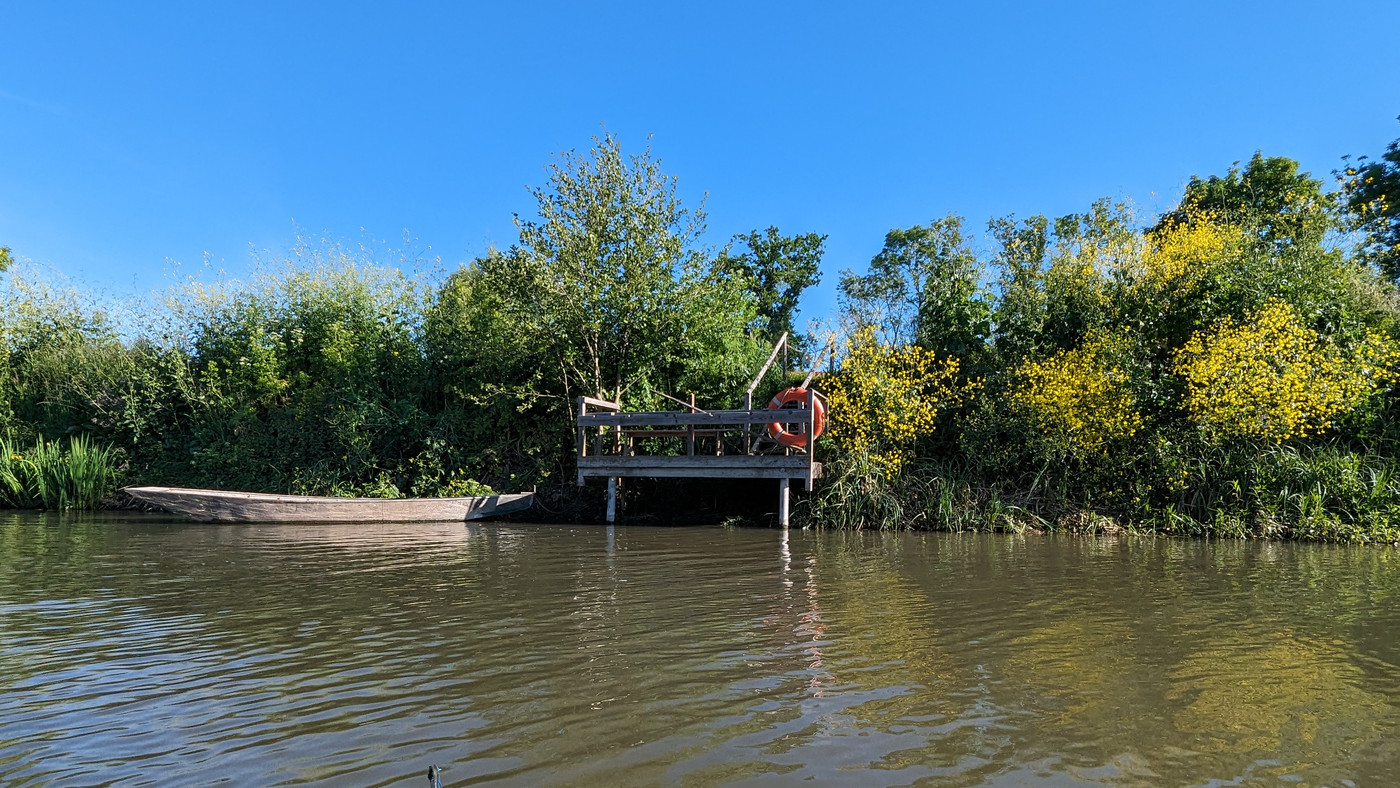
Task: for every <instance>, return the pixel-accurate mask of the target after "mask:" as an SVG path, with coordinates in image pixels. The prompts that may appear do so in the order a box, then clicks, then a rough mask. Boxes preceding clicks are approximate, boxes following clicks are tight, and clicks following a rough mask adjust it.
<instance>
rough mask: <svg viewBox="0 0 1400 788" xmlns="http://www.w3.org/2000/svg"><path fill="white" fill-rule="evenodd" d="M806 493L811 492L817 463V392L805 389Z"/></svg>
mask: <svg viewBox="0 0 1400 788" xmlns="http://www.w3.org/2000/svg"><path fill="white" fill-rule="evenodd" d="M806 426H807V492H811V491H812V481H813V480H812V477H813V470H814V469H815V468H816V461H817V392H816V390H815V389H807V425H806Z"/></svg>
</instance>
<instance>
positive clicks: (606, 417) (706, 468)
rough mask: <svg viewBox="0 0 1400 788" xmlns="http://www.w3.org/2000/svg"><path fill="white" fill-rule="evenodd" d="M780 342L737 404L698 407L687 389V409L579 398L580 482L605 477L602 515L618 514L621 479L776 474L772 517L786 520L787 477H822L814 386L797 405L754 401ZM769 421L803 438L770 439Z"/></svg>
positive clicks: (809, 378)
mask: <svg viewBox="0 0 1400 788" xmlns="http://www.w3.org/2000/svg"><path fill="white" fill-rule="evenodd" d="M786 342H787V334H783V335H782V337H781V338H780V339H779V340H778V342H777V344H776V345H775V346H774V348H773V353H772V354H771V355H770V356H769V357H768V362H767V363H765V364H764V365H763V368H762V369H761V370H759V372H758V375H757V376H756V377H755V378H754V380H753V383H752V384H750V386H749V388H748V392H747V394H746V396H745V405H746V407H745V408H744V409H743V410H712V411H706V410H701V409H700V408H698V407H696V405H695V397H694V395H691V397H690V402H689V403H685V402H680V401H679V400H677V401H678V402H680V404H682V405H685V406H686V410H679V411H647V412H637V413H624V412H622V407H621V406H620V405H619V404H618V403H615V402H608V401H606V400H602V399H598V398H595V397H579V398H578V410H577V419H576V421H575V428H576V430H577V436H576V437H577V444H576V449H577V452H576V456H575V460H576V461H577V467H578V484H579V485H583V484H584V480H585V479H588V478H605V479H607V480H608V508H607V520H608V522H613V521H614V520H615V519H616V517H617V484H618V480H620V479H623V478H628V477H693V478H704V477H709V478H742V479H776V480H778V521H779V522H780V523H781V524H782V525H783V526H786V525H787V524H788V519H789V484H790V482H791V480H792V479H801V480H803V481H804V482H806V486H807V489H808V490H810V489H812V483H813V482H814V481H815V480H816V479H818V478H819V477H820V476H821V473H822V465H821V463H819V462H817V460H816V446H815V441H814V440H813V434H812V423H813V413H814V410H815V409H814V406H815V404H816V400H817V399H818V398H819V397H821V395H820V394H819V393H817V392H816V391H815V390H810V389H809V390H808V391H809V394H808V398H807V400H806V401H805V402H801V403H798V408H797V409H795V410H781V411H780V410H772V409H768V408H759V409H754V407H753V394H754V391H755V390H756V389H757V387H758V384H759V382H760V381H762V379H763V376H764V374H765V373H767V371H768V368H769V367H770V366H771V365H772V364H773V361H774V360H775V359H776V358H777V356H778V352H779V351H780V350H781V349H782V348H783V347H784V346H785V345H786ZM830 348H831V345H830V344H828V346H827V348H826V349H823V351H822V354H820V355H819V356H818V357H817V364H820V363H821V356H822V355H825V353H826V350H827V349H830ZM815 374H816V370H815V369H814V370H813V372H812V374H810V375H808V376H807V379H806V380H805V381H803V383H802V386H801V387H800V388H802V389H807V387H808V384H810V383H811V381H812V378H813V377H814V376H815ZM663 396H666V395H663ZM668 399H674V398H671V397H668ZM773 422H780V423H782V424H784V425H786V427H787V429H788V431H790V432H791V433H795V434H797V435H799V436H801V437H802V438H803V440H800V441H797V445H795V446H794V445H784V444H782V443H779V442H777V441H775V440H773V439H772V437H771V436H770V435H769V434H768V425H769V424H771V423H773Z"/></svg>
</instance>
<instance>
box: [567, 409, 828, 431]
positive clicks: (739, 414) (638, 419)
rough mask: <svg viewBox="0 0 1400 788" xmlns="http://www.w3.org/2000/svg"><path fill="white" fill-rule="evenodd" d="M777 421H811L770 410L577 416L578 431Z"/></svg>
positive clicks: (803, 414) (802, 413)
mask: <svg viewBox="0 0 1400 788" xmlns="http://www.w3.org/2000/svg"><path fill="white" fill-rule="evenodd" d="M770 421H781V422H783V423H784V424H808V423H810V422H811V421H812V413H811V411H808V410H804V409H800V408H799V409H795V410H782V411H779V410H772V409H769V408H762V409H759V410H716V411H711V412H709V413H686V412H685V411H680V410H663V411H651V412H646V413H588V414H585V415H583V416H580V417H579V419H578V426H580V427H603V426H613V427H684V426H687V425H695V426H697V427H712V426H741V425H745V424H767V423H768V422H770Z"/></svg>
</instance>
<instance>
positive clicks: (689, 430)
mask: <svg viewBox="0 0 1400 788" xmlns="http://www.w3.org/2000/svg"><path fill="white" fill-rule="evenodd" d="M690 412H691V413H694V412H695V395H694V394H691V395H690ZM685 456H687V457H694V456H695V424H694V422H692V423H690V424H687V425H685Z"/></svg>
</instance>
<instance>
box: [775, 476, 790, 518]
mask: <svg viewBox="0 0 1400 788" xmlns="http://www.w3.org/2000/svg"><path fill="white" fill-rule="evenodd" d="M790 481H791V480H789V479H788V478H787V477H786V476H784V477H783V478H781V479H779V480H778V522H779V523H780V524H781V525H782V526H783V527H784V528H787V527H788V508H789V507H788V502H789V499H788V487H789V484H790Z"/></svg>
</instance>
